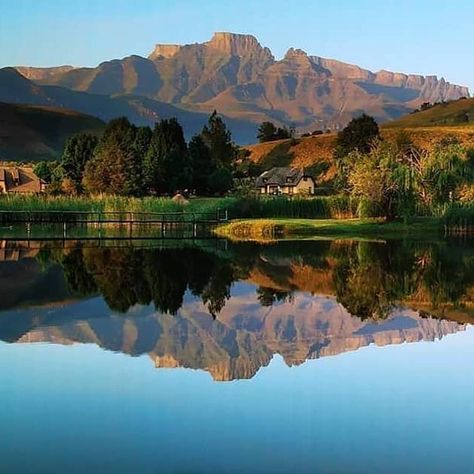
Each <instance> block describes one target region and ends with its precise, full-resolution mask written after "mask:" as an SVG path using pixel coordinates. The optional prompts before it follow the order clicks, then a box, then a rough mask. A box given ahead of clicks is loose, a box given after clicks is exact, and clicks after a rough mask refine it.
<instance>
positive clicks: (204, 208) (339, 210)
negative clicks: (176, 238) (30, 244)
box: [0, 195, 357, 222]
mask: <svg viewBox="0 0 474 474" xmlns="http://www.w3.org/2000/svg"><path fill="white" fill-rule="evenodd" d="M0 211H2V213H3V221H4V222H5V220H7V221H8V219H11V217H12V216H13V215H14V214H15V213H18V212H19V211H23V212H25V211H27V212H32V213H34V212H51V213H53V212H63V213H74V212H80V213H91V214H93V213H110V212H122V213H124V212H129V213H137V214H138V213H181V212H183V213H185V212H186V213H208V214H214V215H217V213H218V212H219V216H220V217H221V218H223V217H224V216H225V212H224V211H227V217H228V218H229V219H239V218H273V217H284V218H295V219H297V218H302V219H327V218H348V217H353V216H355V215H356V212H357V202H355V201H354V200H351V199H350V198H349V197H346V196H319V197H313V198H296V197H295V198H285V197H275V198H256V197H249V198H244V197H225V198H195V199H190V201H189V202H188V203H180V202H175V201H173V200H172V199H170V198H157V197H145V198H128V197H121V196H77V197H67V196H34V195H31V196H29V195H25V196H21V195H6V196H2V197H0ZM5 213H8V214H5Z"/></svg>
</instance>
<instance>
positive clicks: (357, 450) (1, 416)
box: [0, 240, 474, 474]
mask: <svg viewBox="0 0 474 474" xmlns="http://www.w3.org/2000/svg"><path fill="white" fill-rule="evenodd" d="M473 289H474V247H473V246H472V245H471V244H470V243H469V242H459V241H440V242H407V241H403V240H394V241H389V242H358V241H348V240H326V241H302V242H280V243H272V244H268V245H262V244H251V243H245V244H238V245H237V244H231V243H227V242H222V241H214V240H206V241H193V242H191V241H190V242H188V243H185V244H181V245H180V246H177V244H176V243H174V244H172V243H170V244H168V245H167V246H164V245H163V243H161V244H160V245H159V246H157V245H156V243H154V242H147V241H141V242H138V243H136V244H135V245H131V244H130V243H125V244H124V243H120V245H119V243H118V242H116V243H108V244H104V243H102V244H100V245H99V243H96V242H93V241H92V242H91V241H87V242H84V241H83V242H81V241H69V242H66V243H65V244H63V243H57V242H21V241H16V242H15V241H8V242H3V244H2V245H1V249H0V296H1V297H0V341H1V342H0V439H1V443H0V473H2V474H3V473H8V474H10V473H35V474H36V473H84V472H87V473H93V474H95V473H97V474H99V473H220V472H223V473H247V472H248V473H287V472H291V473H293V472H295V473H297V472H301V473H367V472H369V473H371V472H383V473H385V472H386V473H400V472H405V473H420V472H429V473H432V472H439V473H447V472H449V473H457V472H459V473H461V472H462V473H465V472H474V452H473V450H472V448H471V444H472V439H473V438H474V425H473V423H472V420H473V415H474V408H473V406H474V404H473V403H472V401H473V400H474V377H473V375H474V369H473V368H472V361H473V360H474V328H473V327H471V325H470V323H471V321H472V320H474V304H473V303H474V302H473V296H474V292H473Z"/></svg>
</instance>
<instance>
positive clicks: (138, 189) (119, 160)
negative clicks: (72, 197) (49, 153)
mask: <svg viewBox="0 0 474 474" xmlns="http://www.w3.org/2000/svg"><path fill="white" fill-rule="evenodd" d="M136 130H137V129H136V127H135V126H134V125H132V124H131V123H130V122H129V121H128V119H126V118H118V119H115V120H112V121H110V122H109V123H108V125H107V127H106V129H105V130H104V134H103V136H102V138H101V139H100V141H99V144H98V146H97V148H96V151H95V154H94V158H93V159H92V160H90V161H89V162H88V163H87V165H86V168H85V172H84V179H83V184H84V186H85V187H86V189H87V190H88V191H89V192H103V193H107V194H121V195H127V196H138V195H140V194H142V193H143V184H142V181H143V175H142V161H141V159H140V156H138V153H137V152H136V150H135V146H134V144H135V136H136Z"/></svg>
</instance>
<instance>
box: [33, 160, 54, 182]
mask: <svg viewBox="0 0 474 474" xmlns="http://www.w3.org/2000/svg"><path fill="white" fill-rule="evenodd" d="M58 166H60V165H59V163H58V162H57V161H39V162H38V163H36V164H35V166H34V167H33V172H34V173H35V175H36V176H38V178H40V179H42V180H43V181H45V182H46V183H48V184H50V183H52V182H53V181H54V180H55V179H56V177H57V171H56V168H58Z"/></svg>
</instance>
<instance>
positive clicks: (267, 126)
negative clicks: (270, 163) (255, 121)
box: [257, 122, 277, 143]
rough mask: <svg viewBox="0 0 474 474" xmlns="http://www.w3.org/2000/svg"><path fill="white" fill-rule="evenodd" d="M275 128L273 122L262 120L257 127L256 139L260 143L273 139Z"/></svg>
mask: <svg viewBox="0 0 474 474" xmlns="http://www.w3.org/2000/svg"><path fill="white" fill-rule="evenodd" d="M276 133H277V128H276V127H275V124H274V123H273V122H262V123H261V124H260V126H259V127H258V133H257V139H258V141H259V142H260V143H265V142H271V141H273V140H275V135H276Z"/></svg>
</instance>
